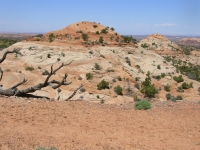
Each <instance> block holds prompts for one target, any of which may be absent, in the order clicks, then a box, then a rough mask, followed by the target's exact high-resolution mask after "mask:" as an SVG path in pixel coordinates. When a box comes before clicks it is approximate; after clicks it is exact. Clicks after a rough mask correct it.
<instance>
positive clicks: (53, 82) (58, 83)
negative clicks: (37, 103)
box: [0, 49, 83, 101]
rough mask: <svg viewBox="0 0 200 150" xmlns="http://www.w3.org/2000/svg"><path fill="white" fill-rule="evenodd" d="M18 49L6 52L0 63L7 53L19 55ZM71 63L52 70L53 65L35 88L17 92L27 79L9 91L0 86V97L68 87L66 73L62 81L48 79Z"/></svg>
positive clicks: (0, 78) (0, 71)
mask: <svg viewBox="0 0 200 150" xmlns="http://www.w3.org/2000/svg"><path fill="white" fill-rule="evenodd" d="M19 51H20V49H14V50H13V51H6V52H5V53H4V54H3V57H2V58H1V59H0V63H2V62H3V61H4V60H5V59H6V56H7V54H9V53H19ZM71 63H72V61H71V62H69V63H68V64H63V63H62V64H61V65H60V66H59V67H58V68H56V69H53V65H52V66H51V71H50V73H49V75H48V76H47V77H46V79H45V81H44V82H43V83H39V84H37V85H35V86H31V87H29V88H26V89H23V90H18V89H17V87H19V86H20V85H22V84H24V83H26V82H27V79H24V80H23V81H21V82H19V83H17V84H16V85H14V86H12V87H11V88H9V89H3V86H2V85H1V86H0V95H5V96H25V95H27V94H28V93H33V92H35V91H37V90H41V89H42V88H45V87H47V86H51V87H52V88H53V89H57V88H59V87H60V86H61V85H70V84H71V83H72V82H66V78H67V76H68V74H67V73H66V74H65V75H64V77H63V78H62V81H56V80H51V81H49V79H50V78H51V76H52V75H54V74H55V73H56V72H57V71H58V70H59V69H61V68H62V67H64V66H67V65H70V64H71ZM0 74H1V75H0V81H1V80H2V77H3V71H2V69H1V68H0ZM82 86H83V85H80V86H79V87H78V88H77V89H76V90H75V91H74V92H73V93H72V95H71V96H69V98H67V99H66V101H68V100H70V99H71V98H72V97H73V96H74V95H75V94H76V92H77V91H78V90H79V89H80V88H81V87H82Z"/></svg>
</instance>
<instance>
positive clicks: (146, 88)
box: [140, 71, 158, 97]
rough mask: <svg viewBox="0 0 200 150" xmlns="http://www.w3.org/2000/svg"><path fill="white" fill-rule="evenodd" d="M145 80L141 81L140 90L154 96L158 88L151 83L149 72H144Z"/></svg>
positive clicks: (146, 94) (148, 95)
mask: <svg viewBox="0 0 200 150" xmlns="http://www.w3.org/2000/svg"><path fill="white" fill-rule="evenodd" d="M146 76H147V77H146V78H145V81H143V82H142V89H141V90H140V92H141V93H143V94H144V95H145V96H147V97H154V96H155V94H156V93H158V90H157V89H156V88H155V86H154V85H152V84H151V78H150V72H149V71H148V73H147V74H146Z"/></svg>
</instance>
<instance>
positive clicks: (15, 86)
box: [11, 79, 27, 89]
mask: <svg viewBox="0 0 200 150" xmlns="http://www.w3.org/2000/svg"><path fill="white" fill-rule="evenodd" d="M26 81H27V80H26V79H24V80H23V81H22V82H20V83H17V84H16V85H14V86H12V87H11V89H15V88H17V87H18V86H20V85H22V84H24V83H25V82H26Z"/></svg>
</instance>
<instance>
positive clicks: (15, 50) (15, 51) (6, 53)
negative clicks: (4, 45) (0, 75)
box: [0, 49, 20, 63]
mask: <svg viewBox="0 0 200 150" xmlns="http://www.w3.org/2000/svg"><path fill="white" fill-rule="evenodd" d="M19 51H20V49H14V50H12V51H6V52H5V53H4V54H3V57H2V58H1V59H0V63H2V62H3V61H4V60H5V59H6V56H7V55H8V54H10V53H18V52H19Z"/></svg>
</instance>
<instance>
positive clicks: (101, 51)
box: [0, 21, 200, 150]
mask: <svg viewBox="0 0 200 150" xmlns="http://www.w3.org/2000/svg"><path fill="white" fill-rule="evenodd" d="M192 40H194V41H195V42H191V41H192ZM184 41H185V42H184ZM188 41H190V44H189V45H188ZM196 41H197V40H196V39H188V40H186V39H181V40H180V41H178V42H177V41H170V40H169V39H168V38H166V37H165V36H163V35H161V34H158V33H155V34H152V35H150V36H148V37H146V38H144V39H142V40H140V41H137V40H136V39H135V38H134V37H133V36H122V35H120V34H119V33H117V32H115V29H114V28H112V27H108V26H104V25H100V24H98V23H95V22H88V21H82V22H78V23H74V24H71V25H69V26H67V27H65V28H63V29H61V30H57V31H51V32H48V33H46V34H44V35H43V34H38V35H32V36H26V38H25V39H21V40H20V41H16V42H14V43H10V46H9V45H8V46H7V48H4V49H3V50H2V51H0V53H1V56H2V58H1V84H2V86H1V89H0V94H1V97H0V107H1V109H0V123H1V126H0V131H1V132H0V149H2V150H19V149H24V150H25V149H26V150H29V149H30V150H36V149H37V150H47V149H48V150H55V149H59V150H65V149H84V150H86V149H102V150H103V149H138V150H139V149H144V150H145V149H158V150H159V149H191V150H195V149H199V148H200V141H199V139H200V119H199V113H200V69H199V66H200V51H199V48H198V45H197V42H196ZM183 42H184V44H183ZM8 43H9V42H8ZM180 43H182V44H180ZM191 43H192V44H194V45H191ZM6 52H10V54H9V53H8V54H6V56H7V57H6V58H5V59H3V56H4V55H5V53H6ZM141 102H144V103H143V104H140V103H141ZM141 109H142V110H141Z"/></svg>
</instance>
